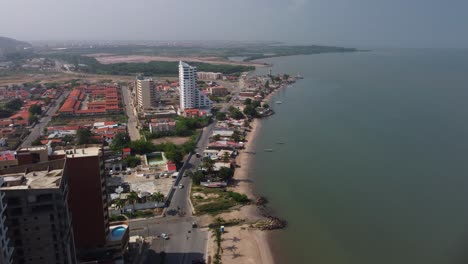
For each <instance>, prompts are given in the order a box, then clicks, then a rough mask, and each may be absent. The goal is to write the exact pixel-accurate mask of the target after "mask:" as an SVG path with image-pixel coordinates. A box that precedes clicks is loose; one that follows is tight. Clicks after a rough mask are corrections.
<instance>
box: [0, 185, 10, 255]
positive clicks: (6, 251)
mask: <svg viewBox="0 0 468 264" xmlns="http://www.w3.org/2000/svg"><path fill="white" fill-rule="evenodd" d="M3 182H4V181H3V178H1V177H0V186H2V185H3ZM4 198H5V193H3V192H2V191H0V263H1V264H11V263H12V259H11V255H12V254H13V248H12V247H10V239H9V238H8V237H7V230H8V228H7V227H6V226H5V220H6V216H5V214H4V213H5V210H6V203H3V199H4Z"/></svg>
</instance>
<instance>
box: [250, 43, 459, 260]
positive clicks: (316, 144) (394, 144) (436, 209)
mask: <svg viewBox="0 0 468 264" xmlns="http://www.w3.org/2000/svg"><path fill="white" fill-rule="evenodd" d="M267 61H268V62H270V63H273V64H274V67H273V73H278V72H286V73H292V74H296V73H300V74H301V75H303V76H304V77H305V79H303V80H299V81H298V82H297V83H296V84H295V85H294V87H292V88H285V89H283V90H281V91H279V92H278V94H277V95H275V96H274V98H273V99H272V101H276V100H281V101H282V102H283V103H282V104H280V105H277V104H272V105H273V107H274V108H275V111H276V114H275V115H274V116H271V117H269V118H266V119H264V120H262V121H261V128H260V131H259V135H260V136H259V137H258V138H257V139H256V142H255V145H251V146H249V148H248V149H250V150H253V151H257V154H256V155H255V156H254V157H253V159H254V160H255V162H254V163H253V165H252V167H251V168H250V172H251V174H252V175H253V176H252V177H253V179H254V181H255V188H256V191H257V192H258V193H260V194H263V195H265V196H267V197H268V199H269V201H270V206H271V207H272V208H273V210H274V211H275V213H276V214H278V215H279V216H281V217H284V218H286V219H287V220H288V221H289V227H288V228H287V229H286V230H282V231H279V232H274V233H273V234H272V249H273V252H274V253H275V257H276V260H277V263H314V264H348V263H349V264H376V263H379V264H394V263H399V264H405V263H408V264H415V263H424V264H432V263H434V264H435V263H441V264H442V263H443V264H451V263H467V262H468V253H467V252H468V50H381V51H374V52H365V53H343V54H321V55H310V56H292V57H282V58H273V59H269V60H267ZM267 70H268V69H267V68H263V69H258V70H257V73H260V72H266V71H267ZM277 142H284V143H285V144H277ZM267 148H272V149H274V151H273V152H264V151H263V149H267Z"/></svg>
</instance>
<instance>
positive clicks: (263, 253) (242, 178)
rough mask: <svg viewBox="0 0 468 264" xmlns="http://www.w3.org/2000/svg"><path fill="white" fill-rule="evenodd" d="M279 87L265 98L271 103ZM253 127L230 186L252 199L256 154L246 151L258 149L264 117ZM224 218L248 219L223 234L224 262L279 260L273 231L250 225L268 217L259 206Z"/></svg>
mask: <svg viewBox="0 0 468 264" xmlns="http://www.w3.org/2000/svg"><path fill="white" fill-rule="evenodd" d="M283 88H284V87H282V88H279V89H277V90H275V91H274V92H273V93H271V94H269V95H268V96H266V97H265V99H264V101H265V102H268V103H271V102H270V100H271V98H272V97H273V96H274V95H275V94H276V93H277V92H278V91H279V90H280V89H283ZM250 126H251V127H252V129H251V132H250V133H248V135H247V138H246V141H247V143H246V148H245V150H244V151H241V152H240V155H239V156H238V157H237V159H236V161H237V164H239V165H240V168H238V169H236V171H235V174H234V184H232V185H231V187H229V189H230V190H232V191H235V192H239V193H243V194H246V195H247V196H248V197H249V198H250V199H252V200H255V198H256V197H257V196H256V195H255V189H254V182H253V180H252V175H251V174H250V171H249V168H250V167H251V165H252V162H253V159H252V158H253V157H252V154H249V153H246V152H255V151H256V149H255V147H254V142H255V139H256V138H257V136H258V134H259V130H260V128H261V119H254V120H253V121H252V122H251V123H250ZM220 216H221V217H223V218H224V219H226V220H227V219H235V218H240V219H245V220H246V224H245V225H242V226H235V227H228V228H226V233H225V235H223V239H224V241H223V242H222V248H223V254H222V262H223V263H226V264H235V263H249V264H250V263H252V264H262V263H263V264H270V263H275V261H274V259H273V254H272V252H271V248H270V245H269V242H268V241H269V240H268V237H269V231H260V230H258V229H252V228H249V224H248V223H249V222H250V223H252V222H255V221H259V220H262V219H265V218H264V216H263V212H262V211H261V210H260V209H259V208H258V207H257V206H255V205H248V206H244V207H242V208H241V209H240V210H235V211H231V212H229V213H224V214H221V215H220Z"/></svg>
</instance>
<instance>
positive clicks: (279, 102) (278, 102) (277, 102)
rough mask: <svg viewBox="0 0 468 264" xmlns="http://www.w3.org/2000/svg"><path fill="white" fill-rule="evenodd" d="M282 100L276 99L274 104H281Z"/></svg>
mask: <svg viewBox="0 0 468 264" xmlns="http://www.w3.org/2000/svg"><path fill="white" fill-rule="evenodd" d="M282 103H283V102H281V101H276V102H275V104H282Z"/></svg>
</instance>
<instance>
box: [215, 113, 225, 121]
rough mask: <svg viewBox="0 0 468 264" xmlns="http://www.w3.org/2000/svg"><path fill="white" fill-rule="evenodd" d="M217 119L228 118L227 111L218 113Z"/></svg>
mask: <svg viewBox="0 0 468 264" xmlns="http://www.w3.org/2000/svg"><path fill="white" fill-rule="evenodd" d="M216 119H217V120H219V121H223V120H226V113H224V112H218V113H216Z"/></svg>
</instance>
